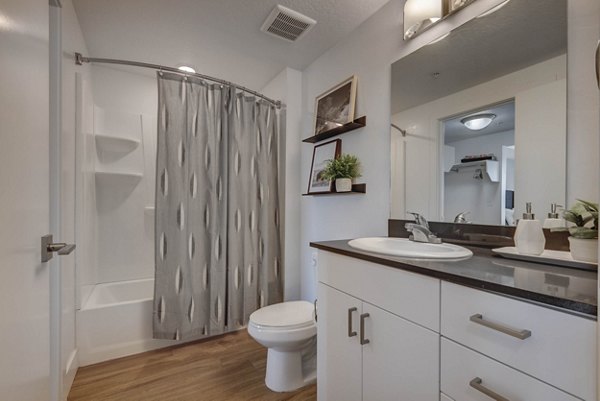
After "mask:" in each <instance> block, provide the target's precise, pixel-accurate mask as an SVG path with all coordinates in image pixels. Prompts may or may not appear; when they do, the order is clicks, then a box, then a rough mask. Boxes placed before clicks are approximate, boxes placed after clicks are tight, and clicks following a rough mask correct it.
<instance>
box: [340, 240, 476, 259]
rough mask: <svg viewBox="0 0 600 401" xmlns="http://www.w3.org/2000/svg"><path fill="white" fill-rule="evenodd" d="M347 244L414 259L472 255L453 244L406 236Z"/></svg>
mask: <svg viewBox="0 0 600 401" xmlns="http://www.w3.org/2000/svg"><path fill="white" fill-rule="evenodd" d="M348 245H350V246H351V247H352V248H356V249H360V250H361V251H367V252H375V253H381V254H384V255H391V256H399V257H402V258H414V259H461V258H468V257H470V256H473V252H471V251H470V250H468V249H467V248H464V247H462V246H458V245H453V244H445V243H442V244H428V243H423V242H414V241H410V240H409V239H408V238H387V237H371V238H357V239H353V240H351V241H348Z"/></svg>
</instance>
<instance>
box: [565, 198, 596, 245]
mask: <svg viewBox="0 0 600 401" xmlns="http://www.w3.org/2000/svg"><path fill="white" fill-rule="evenodd" d="M563 217H564V218H565V220H566V221H569V222H571V223H573V224H575V227H569V233H570V234H571V236H573V237H575V238H583V239H591V238H598V204H597V203H593V202H589V201H584V200H581V199H577V203H576V204H575V205H574V206H573V207H572V208H571V209H569V210H565V212H564V213H563Z"/></svg>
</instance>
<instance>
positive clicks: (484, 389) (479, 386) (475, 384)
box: [469, 377, 510, 401]
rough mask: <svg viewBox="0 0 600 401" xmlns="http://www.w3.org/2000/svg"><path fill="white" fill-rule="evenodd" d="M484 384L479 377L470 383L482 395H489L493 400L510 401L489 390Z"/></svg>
mask: <svg viewBox="0 0 600 401" xmlns="http://www.w3.org/2000/svg"><path fill="white" fill-rule="evenodd" d="M482 383H483V380H481V378H479V377H476V378H474V379H473V380H471V381H470V382H469V386H471V387H473V388H474V389H475V390H477V391H479V392H480V393H483V394H485V395H487V396H488V397H490V398H491V399H493V400H496V401H510V400H509V399H508V398H506V397H503V396H501V395H500V394H498V393H496V392H495V391H493V390H490V389H489V388H487V387H486V386H484V385H483V384H482Z"/></svg>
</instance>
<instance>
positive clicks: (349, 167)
mask: <svg viewBox="0 0 600 401" xmlns="http://www.w3.org/2000/svg"><path fill="white" fill-rule="evenodd" d="M321 174H322V177H323V178H324V179H326V180H330V181H333V180H336V179H338V178H357V177H360V161H359V160H358V157H356V156H354V155H349V154H341V155H340V156H339V157H336V158H335V159H330V160H328V161H327V165H326V166H325V169H324V170H323V172H322V173H321Z"/></svg>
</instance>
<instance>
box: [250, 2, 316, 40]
mask: <svg viewBox="0 0 600 401" xmlns="http://www.w3.org/2000/svg"><path fill="white" fill-rule="evenodd" d="M316 23H317V21H315V20H314V19H312V18H309V17H307V16H306V15H302V14H300V13H299V12H296V11H294V10H290V9H289V8H286V7H283V6H281V5H277V6H275V8H274V9H273V11H271V14H269V16H268V17H267V20H266V21H265V23H264V24H263V26H262V27H261V28H260V30H261V31H263V32H265V33H268V34H270V35H273V36H277V37H278V38H281V39H285V40H287V41H289V42H295V41H296V40H298V39H299V38H301V37H302V36H304V35H305V34H306V33H307V32H308V31H310V29H311V28H312V27H313V26H315V24H316Z"/></svg>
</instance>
